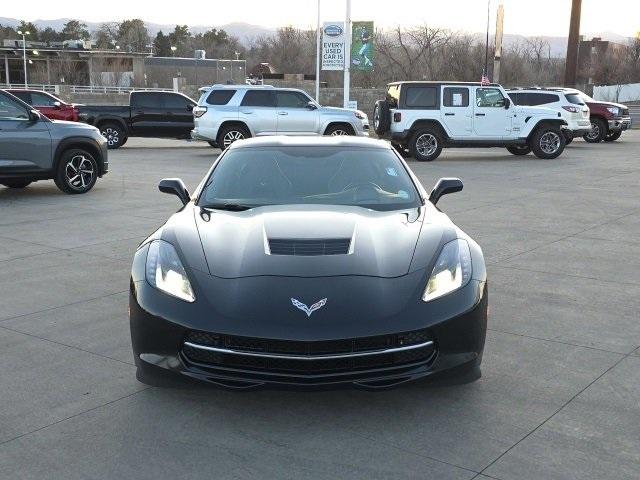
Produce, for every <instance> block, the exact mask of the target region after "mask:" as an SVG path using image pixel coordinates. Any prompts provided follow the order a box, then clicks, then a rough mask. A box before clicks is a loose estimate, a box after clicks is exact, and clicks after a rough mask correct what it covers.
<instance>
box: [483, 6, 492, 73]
mask: <svg viewBox="0 0 640 480" xmlns="http://www.w3.org/2000/svg"><path fill="white" fill-rule="evenodd" d="M490 12H491V0H487V40H486V43H485V44H484V74H485V75H486V76H487V78H488V77H489V16H490Z"/></svg>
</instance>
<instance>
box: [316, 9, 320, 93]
mask: <svg viewBox="0 0 640 480" xmlns="http://www.w3.org/2000/svg"><path fill="white" fill-rule="evenodd" d="M316 102H318V103H320V0H318V17H317V18H316Z"/></svg>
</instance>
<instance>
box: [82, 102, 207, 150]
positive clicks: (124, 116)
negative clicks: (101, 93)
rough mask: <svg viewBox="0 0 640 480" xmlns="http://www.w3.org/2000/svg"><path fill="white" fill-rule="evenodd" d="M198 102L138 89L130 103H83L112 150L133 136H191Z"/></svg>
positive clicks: (87, 117) (85, 115) (84, 113)
mask: <svg viewBox="0 0 640 480" xmlns="http://www.w3.org/2000/svg"><path fill="white" fill-rule="evenodd" d="M195 105H196V102H195V101H194V100H192V99H191V98H189V97H187V96H186V95H182V94H181V93H177V92H165V91H147V90H140V91H136V90H134V91H133V92H131V94H130V96H129V105H80V106H79V107H78V109H79V111H80V116H81V118H82V119H83V120H84V121H85V122H87V123H88V124H90V125H93V126H95V127H97V128H98V129H99V130H100V133H102V135H103V136H104V137H105V138H106V139H107V145H108V147H109V149H115V148H119V147H121V146H122V145H124V144H125V143H126V141H127V139H128V138H129V137H156V138H190V137H191V130H192V129H193V114H192V110H193V107H194V106H195Z"/></svg>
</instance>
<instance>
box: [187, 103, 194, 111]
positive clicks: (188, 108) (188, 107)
mask: <svg viewBox="0 0 640 480" xmlns="http://www.w3.org/2000/svg"><path fill="white" fill-rule="evenodd" d="M187 110H189V111H190V112H193V105H191V104H189V105H187Z"/></svg>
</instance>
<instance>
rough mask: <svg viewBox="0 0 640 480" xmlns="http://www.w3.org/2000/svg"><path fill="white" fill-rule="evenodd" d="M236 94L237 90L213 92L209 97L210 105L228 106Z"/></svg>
mask: <svg viewBox="0 0 640 480" xmlns="http://www.w3.org/2000/svg"><path fill="white" fill-rule="evenodd" d="M235 93H236V90H213V91H212V92H211V93H210V94H209V96H208V97H207V103H208V104H209V105H226V104H227V103H229V100H231V97H233V96H234V95H235Z"/></svg>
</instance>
